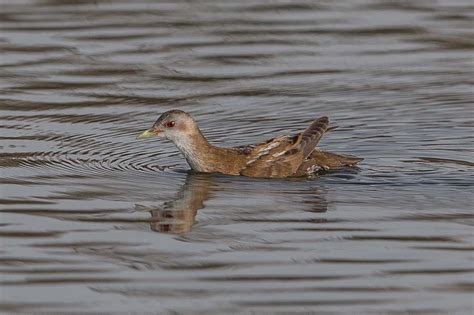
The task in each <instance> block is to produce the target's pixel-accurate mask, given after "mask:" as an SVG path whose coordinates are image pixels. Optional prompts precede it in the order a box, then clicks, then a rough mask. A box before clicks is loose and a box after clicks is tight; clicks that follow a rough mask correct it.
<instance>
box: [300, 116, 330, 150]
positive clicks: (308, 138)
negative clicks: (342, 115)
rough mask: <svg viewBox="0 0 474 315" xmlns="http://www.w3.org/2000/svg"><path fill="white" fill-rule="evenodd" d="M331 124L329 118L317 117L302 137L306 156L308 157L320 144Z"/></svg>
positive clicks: (302, 145)
mask: <svg viewBox="0 0 474 315" xmlns="http://www.w3.org/2000/svg"><path fill="white" fill-rule="evenodd" d="M328 126H329V119H328V118H327V117H326V116H324V117H321V118H318V119H316V120H315V121H314V122H313V123H312V124H311V125H310V126H309V127H308V128H307V129H306V130H305V131H304V132H303V135H302V138H301V147H302V148H303V156H304V158H306V157H308V156H309V155H310V154H311V152H313V150H314V148H315V147H316V145H317V144H318V142H319V140H321V137H322V136H323V135H324V133H325V132H326V130H327V129H328Z"/></svg>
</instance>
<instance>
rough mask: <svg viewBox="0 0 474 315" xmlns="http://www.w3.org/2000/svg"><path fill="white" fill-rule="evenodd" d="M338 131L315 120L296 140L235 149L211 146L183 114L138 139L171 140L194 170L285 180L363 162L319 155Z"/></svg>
mask: <svg viewBox="0 0 474 315" xmlns="http://www.w3.org/2000/svg"><path fill="white" fill-rule="evenodd" d="M334 128H335V127H330V126H329V119H328V118H327V117H321V118H318V119H316V120H315V121H314V122H313V123H312V124H311V125H310V126H309V127H308V128H307V129H306V130H304V131H303V132H302V133H298V134H296V135H293V136H289V135H285V136H279V137H276V138H273V139H270V140H267V141H265V142H262V143H259V144H254V145H245V146H239V147H233V148H220V147H216V146H213V145H211V144H210V143H209V142H208V141H207V140H206V138H205V137H204V136H203V134H202V133H201V131H200V130H199V127H198V126H197V123H196V122H195V121H194V119H193V118H192V117H191V116H190V115H189V114H188V113H185V112H183V111H179V110H172V111H168V112H166V113H164V114H162V115H161V116H160V117H159V118H158V120H157V121H156V122H155V124H154V125H153V128H151V129H149V130H147V131H145V132H143V133H142V134H141V135H139V136H138V138H148V137H152V136H160V137H163V138H166V139H169V140H171V141H172V142H174V143H175V144H176V146H177V147H178V149H179V150H180V151H181V152H182V153H183V155H184V157H185V158H186V160H187V162H188V164H189V165H190V166H191V168H192V169H193V170H196V171H199V172H206V173H223V174H228V175H243V176H249V177H269V178H270V177H271V178H283V177H290V176H304V175H310V174H312V173H315V172H317V171H319V170H321V169H324V170H328V169H338V168H342V167H350V166H354V165H356V164H357V163H358V162H360V161H361V160H362V159H360V158H357V157H355V156H350V155H342V154H335V153H330V152H325V151H320V150H318V149H317V148H316V145H317V144H318V143H319V141H320V139H321V137H322V136H323V135H324V133H325V132H326V131H328V130H330V129H334Z"/></svg>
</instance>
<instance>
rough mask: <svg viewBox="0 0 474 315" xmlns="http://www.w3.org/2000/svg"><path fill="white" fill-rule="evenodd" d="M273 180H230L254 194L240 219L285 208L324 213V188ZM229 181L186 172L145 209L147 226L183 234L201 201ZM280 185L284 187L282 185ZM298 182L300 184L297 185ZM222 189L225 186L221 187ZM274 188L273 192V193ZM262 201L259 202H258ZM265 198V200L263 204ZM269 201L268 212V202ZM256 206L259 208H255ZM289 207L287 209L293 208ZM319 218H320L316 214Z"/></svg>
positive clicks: (264, 218) (236, 187)
mask: <svg viewBox="0 0 474 315" xmlns="http://www.w3.org/2000/svg"><path fill="white" fill-rule="evenodd" d="M275 184H276V182H274V181H270V182H246V181H245V182H244V181H240V182H232V190H234V191H239V192H240V193H242V194H243V195H246V191H248V193H249V194H250V195H248V197H249V198H251V199H253V198H252V195H253V196H254V197H255V199H254V200H255V201H256V203H255V205H254V206H255V207H256V208H257V209H256V211H255V212H252V213H251V214H249V218H243V220H247V219H248V220H251V221H252V220H255V219H257V220H258V221H260V220H262V221H267V220H269V221H272V219H271V218H269V216H272V215H273V214H275V213H276V214H280V212H279V211H280V210H281V212H285V211H289V209H293V210H294V211H307V212H313V213H324V212H326V211H327V207H328V202H327V200H326V194H327V191H326V189H324V188H322V187H321V186H320V185H317V184H315V182H313V183H311V182H308V181H285V182H283V183H282V182H279V183H277V187H275ZM225 185H229V182H227V181H225V178H223V177H220V176H216V175H214V174H200V173H199V174H196V173H190V174H188V176H187V178H186V181H185V183H184V185H183V186H182V187H181V188H180V190H179V192H178V193H177V195H176V197H175V198H174V199H173V200H170V201H167V202H165V203H164V205H163V206H162V207H160V208H158V207H157V208H153V209H148V211H149V213H150V215H151V219H150V228H151V229H152V230H153V231H156V232H161V233H170V234H185V233H187V232H189V231H190V230H191V228H192V227H193V225H194V223H195V222H196V220H195V218H196V215H197V212H198V210H199V209H203V208H204V207H205V202H206V201H207V200H209V199H210V198H212V196H213V194H214V193H216V192H217V191H219V190H222V189H223V186H225ZM280 185H282V186H283V187H284V188H283V189H282V186H280ZM301 185H303V186H304V188H303V189H301ZM224 190H226V189H224ZM276 192H277V193H276ZM262 201H263V204H262V203H261V202H262ZM267 202H268V204H267ZM269 205H271V211H270V213H269V211H268V206H269ZM259 206H260V207H261V208H262V209H261V210H258V208H259ZM293 210H291V211H293ZM320 219H323V218H320Z"/></svg>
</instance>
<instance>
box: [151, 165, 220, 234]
mask: <svg viewBox="0 0 474 315" xmlns="http://www.w3.org/2000/svg"><path fill="white" fill-rule="evenodd" d="M213 186H214V181H213V178H212V175H210V174H189V175H188V177H187V178H186V182H185V183H184V185H183V186H182V187H181V189H180V190H179V192H178V194H177V196H176V198H175V199H173V200H170V201H167V202H166V203H165V204H164V206H163V207H162V208H159V209H154V210H151V211H150V214H151V223H150V228H151V229H152V230H153V231H156V232H163V233H171V234H184V233H186V232H189V231H190V230H191V227H192V226H193V224H194V223H195V217H196V214H197V211H198V210H199V209H202V208H204V202H205V201H206V200H208V199H209V197H210V195H211V191H212V187H213Z"/></svg>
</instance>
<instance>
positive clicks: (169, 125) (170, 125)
mask: <svg viewBox="0 0 474 315" xmlns="http://www.w3.org/2000/svg"><path fill="white" fill-rule="evenodd" d="M175 124H176V123H175V122H174V121H168V122H167V123H166V127H168V128H173V127H174V125H175Z"/></svg>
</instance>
